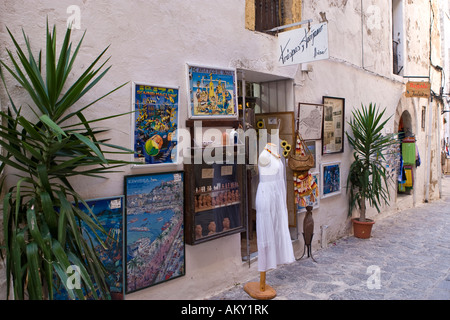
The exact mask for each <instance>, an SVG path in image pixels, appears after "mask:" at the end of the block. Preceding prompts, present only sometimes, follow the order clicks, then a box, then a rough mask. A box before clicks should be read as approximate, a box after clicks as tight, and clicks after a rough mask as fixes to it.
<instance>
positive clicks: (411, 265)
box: [209, 176, 450, 300]
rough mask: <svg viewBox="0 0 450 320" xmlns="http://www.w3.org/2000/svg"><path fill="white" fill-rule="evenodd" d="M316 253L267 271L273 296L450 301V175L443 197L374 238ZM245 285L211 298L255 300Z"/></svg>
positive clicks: (401, 216) (384, 224)
mask: <svg viewBox="0 0 450 320" xmlns="http://www.w3.org/2000/svg"><path fill="white" fill-rule="evenodd" d="M313 255H314V258H315V259H316V261H317V263H314V262H313V261H312V260H311V259H310V258H305V257H304V258H303V259H301V260H299V261H296V262H294V263H292V264H290V265H286V266H282V267H279V268H277V269H275V270H272V271H269V272H267V283H268V284H270V285H271V286H272V287H273V288H274V289H275V290H276V292H277V296H276V297H275V299H274V300H450V177H449V176H447V177H446V178H444V179H443V199H442V200H438V201H434V202H431V203H428V204H421V205H419V206H417V207H415V208H412V209H408V210H403V211H399V212H397V213H395V214H392V215H389V216H387V217H385V218H383V219H380V220H378V221H377V222H376V224H375V225H374V228H373V231H372V237H371V238H370V239H367V240H362V239H357V238H355V237H353V236H349V237H345V238H343V239H340V240H339V241H336V242H335V243H334V244H330V246H329V247H328V248H326V249H322V250H319V251H317V252H314V253H313ZM377 270H379V274H377ZM377 275H379V277H377ZM251 281H259V277H258V278H255V279H252V280H251ZM243 285H244V284H239V285H236V286H235V287H234V288H232V289H230V290H226V291H224V292H222V293H220V294H217V295H215V296H213V297H210V298H209V299H210V300H253V299H252V298H251V297H250V296H248V295H247V293H246V292H245V291H244V290H243ZM370 288H372V289H370Z"/></svg>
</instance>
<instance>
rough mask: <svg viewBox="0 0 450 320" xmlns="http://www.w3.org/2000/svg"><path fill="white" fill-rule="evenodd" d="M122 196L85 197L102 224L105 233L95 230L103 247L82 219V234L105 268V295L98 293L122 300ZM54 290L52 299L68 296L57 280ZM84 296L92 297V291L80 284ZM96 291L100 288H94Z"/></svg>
mask: <svg viewBox="0 0 450 320" xmlns="http://www.w3.org/2000/svg"><path fill="white" fill-rule="evenodd" d="M123 202H124V199H123V196H118V197H110V198H101V199H92V200H87V201H86V204H87V205H88V207H89V209H90V211H91V212H92V213H93V214H94V215H95V217H96V219H97V220H98V222H99V223H100V225H101V226H102V227H103V228H104V230H105V232H106V234H104V233H102V232H98V231H97V234H98V236H99V237H100V239H101V240H102V241H103V243H104V244H105V245H106V248H105V247H103V245H102V244H101V243H100V242H99V241H98V240H97V237H96V236H95V234H94V232H93V230H92V229H91V228H89V227H88V226H87V225H86V224H85V223H84V222H83V223H82V228H83V234H84V238H85V239H86V240H87V241H88V242H90V241H91V242H92V245H93V248H94V249H95V251H96V252H97V255H98V257H99V259H100V261H101V262H102V264H103V266H104V267H105V270H106V273H105V274H106V278H105V281H106V283H107V285H108V286H109V291H110V292H109V294H110V296H109V297H102V299H106V300H108V299H111V300H123V296H124V290H123V263H122V262H123V214H124V205H123ZM79 208H80V209H81V210H83V211H84V212H85V213H86V214H89V209H88V208H87V207H85V206H84V205H83V204H81V203H80V204H79ZM55 289H56V290H55V291H54V295H53V299H55V300H68V299H70V297H69V295H68V293H67V291H66V290H65V288H64V286H63V285H62V284H60V283H55ZM82 290H83V292H84V294H85V296H86V299H88V300H91V299H93V295H92V292H88V291H86V290H85V289H84V288H82ZM97 294H100V291H99V290H97Z"/></svg>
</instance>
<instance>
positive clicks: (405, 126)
mask: <svg viewBox="0 0 450 320" xmlns="http://www.w3.org/2000/svg"><path fill="white" fill-rule="evenodd" d="M411 122H412V121H411V115H410V113H409V112H408V111H403V113H402V116H401V117H400V121H399V124H398V140H399V143H400V159H401V160H400V170H399V176H398V184H397V193H398V195H400V196H408V195H412V191H413V189H414V174H415V166H416V138H415V135H414V133H413V129H412V124H411Z"/></svg>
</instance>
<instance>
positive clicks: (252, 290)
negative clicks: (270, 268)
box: [244, 272, 277, 300]
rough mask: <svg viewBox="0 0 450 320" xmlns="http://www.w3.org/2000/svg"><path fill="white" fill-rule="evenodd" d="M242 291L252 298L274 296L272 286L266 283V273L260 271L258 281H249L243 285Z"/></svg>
mask: <svg viewBox="0 0 450 320" xmlns="http://www.w3.org/2000/svg"><path fill="white" fill-rule="evenodd" d="M244 291H245V292H247V293H248V295H249V296H250V297H252V298H254V299H258V300H270V299H273V298H275V297H276V295H277V292H276V291H275V289H274V288H272V287H271V286H269V285H268V284H266V273H265V272H261V275H260V280H259V282H249V283H246V284H245V285H244Z"/></svg>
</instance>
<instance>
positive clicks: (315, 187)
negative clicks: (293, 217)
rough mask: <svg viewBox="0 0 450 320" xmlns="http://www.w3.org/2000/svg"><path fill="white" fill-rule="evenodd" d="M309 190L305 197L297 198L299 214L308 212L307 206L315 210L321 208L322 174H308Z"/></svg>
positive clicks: (305, 192) (306, 191)
mask: <svg viewBox="0 0 450 320" xmlns="http://www.w3.org/2000/svg"><path fill="white" fill-rule="evenodd" d="M308 179H310V180H311V181H308V186H309V188H308V189H306V190H305V191H304V195H300V194H299V197H298V198H296V201H295V202H296V206H297V208H296V209H297V213H302V212H306V207H307V206H313V209H318V208H319V206H320V196H319V184H320V173H319V172H314V173H311V174H308Z"/></svg>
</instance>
